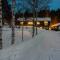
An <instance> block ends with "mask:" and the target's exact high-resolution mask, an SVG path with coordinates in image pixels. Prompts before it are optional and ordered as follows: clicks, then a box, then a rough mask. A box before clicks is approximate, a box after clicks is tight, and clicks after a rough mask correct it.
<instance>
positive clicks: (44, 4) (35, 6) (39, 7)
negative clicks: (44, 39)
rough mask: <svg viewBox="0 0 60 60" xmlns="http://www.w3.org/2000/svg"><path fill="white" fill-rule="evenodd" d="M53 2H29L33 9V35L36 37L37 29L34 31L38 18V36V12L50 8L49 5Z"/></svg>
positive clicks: (43, 0)
mask: <svg viewBox="0 0 60 60" xmlns="http://www.w3.org/2000/svg"><path fill="white" fill-rule="evenodd" d="M50 2H51V0H28V4H29V5H30V6H31V7H32V12H33V34H32V37H33V36H34V33H35V29H34V25H35V23H34V18H35V17H36V34H37V16H38V15H37V11H39V10H43V9H45V7H47V6H48V3H50Z"/></svg>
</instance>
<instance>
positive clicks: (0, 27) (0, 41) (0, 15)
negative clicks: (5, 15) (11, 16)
mask: <svg viewBox="0 0 60 60" xmlns="http://www.w3.org/2000/svg"><path fill="white" fill-rule="evenodd" d="M0 49H2V1H1V0H0Z"/></svg>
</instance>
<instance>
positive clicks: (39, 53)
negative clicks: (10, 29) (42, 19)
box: [0, 29, 60, 60]
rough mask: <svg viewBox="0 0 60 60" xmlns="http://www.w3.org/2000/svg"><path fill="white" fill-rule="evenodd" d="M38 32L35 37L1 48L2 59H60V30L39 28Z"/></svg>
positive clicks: (0, 57) (0, 56)
mask: <svg viewBox="0 0 60 60" xmlns="http://www.w3.org/2000/svg"><path fill="white" fill-rule="evenodd" d="M24 31H25V34H26V33H27V31H26V30H24ZM38 32H39V33H38V35H37V36H35V37H34V38H31V37H30V38H31V39H28V40H27V41H25V42H23V43H20V44H17V45H13V46H10V47H8V48H6V49H3V50H0V60H60V31H59V32H56V31H48V30H40V29H38ZM17 34H19V32H18V33H17ZM27 35H31V32H28V33H27ZM18 36H20V35H18ZM24 36H25V35H24Z"/></svg>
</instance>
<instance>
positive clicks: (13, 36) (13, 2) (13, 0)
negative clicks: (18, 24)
mask: <svg viewBox="0 0 60 60" xmlns="http://www.w3.org/2000/svg"><path fill="white" fill-rule="evenodd" d="M14 7H15V0H12V21H11V23H12V24H11V25H12V42H11V44H14V42H15V30H14V28H15V16H14Z"/></svg>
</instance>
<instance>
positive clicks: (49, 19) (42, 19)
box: [17, 17, 51, 21]
mask: <svg viewBox="0 0 60 60" xmlns="http://www.w3.org/2000/svg"><path fill="white" fill-rule="evenodd" d="M17 20H19V21H23V18H18V19H17ZM26 20H27V21H32V20H33V18H32V17H30V18H27V19H26ZM34 20H35V21H36V18H34ZM37 20H38V21H45V20H46V21H51V18H49V17H45V18H40V17H38V18H37ZM24 21H25V18H24Z"/></svg>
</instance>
